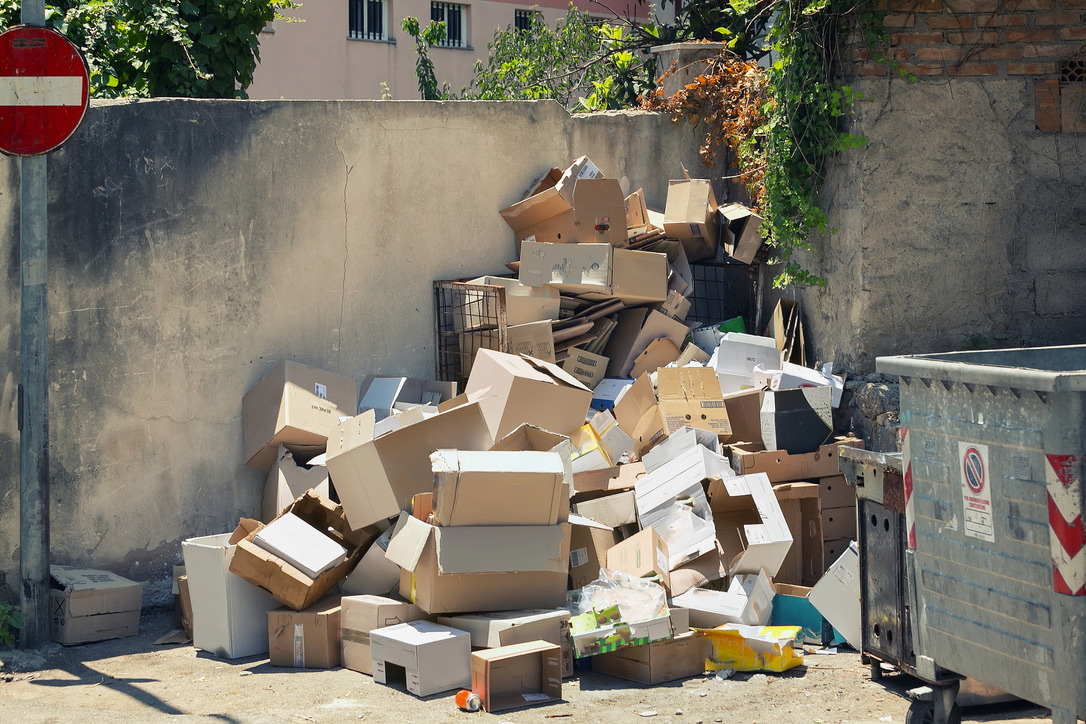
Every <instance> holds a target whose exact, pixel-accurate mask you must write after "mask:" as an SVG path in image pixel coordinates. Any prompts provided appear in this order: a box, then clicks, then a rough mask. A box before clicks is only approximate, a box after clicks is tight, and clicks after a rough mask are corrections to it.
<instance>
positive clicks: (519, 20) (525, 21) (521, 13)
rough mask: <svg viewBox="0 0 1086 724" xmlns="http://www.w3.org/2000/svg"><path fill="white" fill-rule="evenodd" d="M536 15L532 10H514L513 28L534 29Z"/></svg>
mask: <svg viewBox="0 0 1086 724" xmlns="http://www.w3.org/2000/svg"><path fill="white" fill-rule="evenodd" d="M533 15H535V13H533V12H532V11H531V10H514V11H513V27H515V28H516V29H517V30H528V29H530V28H531V27H532V16H533Z"/></svg>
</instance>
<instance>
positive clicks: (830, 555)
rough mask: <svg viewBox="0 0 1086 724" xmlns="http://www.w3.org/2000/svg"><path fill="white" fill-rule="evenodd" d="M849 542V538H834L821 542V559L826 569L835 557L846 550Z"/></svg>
mask: <svg viewBox="0 0 1086 724" xmlns="http://www.w3.org/2000/svg"><path fill="white" fill-rule="evenodd" d="M851 542H852V539H851V538H837V539H835V540H828V541H825V542H824V543H823V544H822V560H823V562H824V563H825V566H826V570H827V571H828V570H829V569H830V566H832V565H833V564H834V563H835V562H836V561H837V559H838V558H840V557H841V556H842V555H843V554H844V552H845V551H846V550H848V546H849V544H850V543H851Z"/></svg>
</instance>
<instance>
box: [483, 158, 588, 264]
mask: <svg viewBox="0 0 1086 724" xmlns="http://www.w3.org/2000/svg"><path fill="white" fill-rule="evenodd" d="M602 175H603V174H602V173H600V170H599V169H598V168H597V167H596V165H595V164H594V163H592V162H591V161H589V160H588V157H587V156H581V157H580V158H578V159H577V160H576V161H574V162H573V164H572V165H571V166H570V167H569V168H567V169H566V170H565V171H564V172H562V171H559V170H558V169H551V171H550V172H549V173H548V174H546V175H545V176H543V178H541V179H539V180H538V181H537V182H536V183H535V184H533V186H532V188H531V189H529V191H528V193H527V195H526V196H525V197H524V199H522V200H521V201H518V202H517V203H515V204H513V205H512V206H509V207H507V208H504V209H502V210H501V211H499V212H498V213H500V214H501V216H502V218H503V219H505V223H507V224H509V227H510V228H511V229H512V230H513V231H514V232H515V233H516V238H517V241H518V242H520V241H522V240H524V239H527V238H536V239H538V240H539V241H549V242H562V243H570V242H575V241H576V240H577V230H576V227H575V226H574V219H573V204H574V198H573V192H574V190H575V188H576V184H577V182H578V181H579V180H580V179H582V178H584V179H594V178H599V177H601V176H602Z"/></svg>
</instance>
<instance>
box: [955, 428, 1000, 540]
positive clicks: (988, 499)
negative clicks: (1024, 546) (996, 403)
mask: <svg viewBox="0 0 1086 724" xmlns="http://www.w3.org/2000/svg"><path fill="white" fill-rule="evenodd" d="M958 460H959V466H958V469H959V470H960V471H961V474H962V502H963V503H964V508H965V526H964V528H965V534H966V535H967V536H970V537H972V538H979V539H980V540H985V541H988V542H989V543H992V542H994V541H995V517H994V516H993V514H992V486H991V474H990V473H989V470H988V446H987V445H980V444H977V443H971V442H959V443H958Z"/></svg>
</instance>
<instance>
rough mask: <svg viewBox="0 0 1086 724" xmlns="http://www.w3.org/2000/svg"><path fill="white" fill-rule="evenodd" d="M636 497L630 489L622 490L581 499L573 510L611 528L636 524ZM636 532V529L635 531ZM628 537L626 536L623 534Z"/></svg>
mask: <svg viewBox="0 0 1086 724" xmlns="http://www.w3.org/2000/svg"><path fill="white" fill-rule="evenodd" d="M636 501H637V498H636V497H635V495H634V491H632V490H628V491H627V490H622V491H616V492H613V493H608V494H607V495H601V496H599V497H597V498H591V499H589V500H582V501H580V502H579V503H577V504H576V505H574V506H573V509H574V512H575V513H577V514H578V515H583V516H584V517H586V518H591V519H592V520H594V521H596V522H597V523H603V524H604V525H608V526H610V527H612V528H620V527H623V526H636V525H637V502H636ZM635 532H636V531H635ZM623 537H624V538H625V537H628V536H623Z"/></svg>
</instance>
